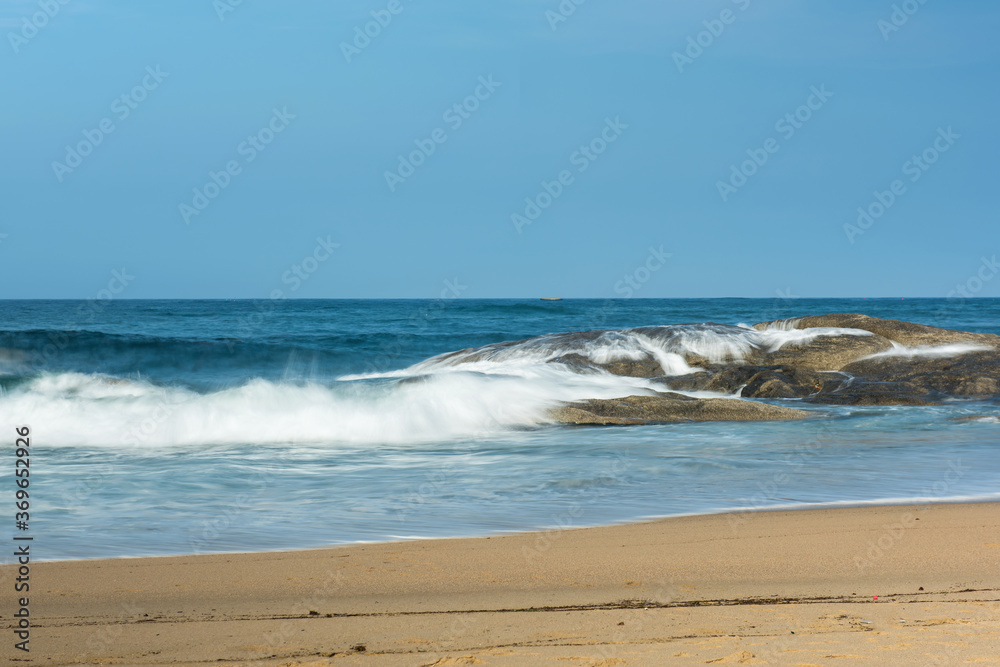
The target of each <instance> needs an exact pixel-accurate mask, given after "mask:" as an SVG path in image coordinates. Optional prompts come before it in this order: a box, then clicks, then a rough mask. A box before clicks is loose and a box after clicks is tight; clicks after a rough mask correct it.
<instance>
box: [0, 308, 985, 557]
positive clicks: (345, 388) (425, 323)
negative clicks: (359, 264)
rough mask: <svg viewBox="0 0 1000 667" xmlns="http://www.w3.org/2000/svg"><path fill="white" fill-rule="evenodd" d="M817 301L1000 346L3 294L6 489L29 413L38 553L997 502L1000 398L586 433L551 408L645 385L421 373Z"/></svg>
mask: <svg viewBox="0 0 1000 667" xmlns="http://www.w3.org/2000/svg"><path fill="white" fill-rule="evenodd" d="M832 312H861V313H865V314H867V315H872V316H876V317H888V318H895V319H903V320H909V321H914V322H920V323H923V324H930V325H935V326H942V327H947V328H953V329H962V330H967V331H978V332H987V333H997V334H1000V300H998V299H968V300H944V299H915V300H909V299H907V300H890V299H867V300H866V299H822V300H810V299H703V300H655V299H642V300H639V299H635V300H566V301H557V302H543V301H538V300H467V299H462V300H428V301H420V300H384V301H367V300H366V301H350V300H297V301H111V302H93V301H0V438H3V439H6V440H8V441H9V445H11V446H9V447H7V449H6V451H7V452H8V456H7V459H8V461H7V465H5V466H3V475H2V479H3V482H2V483H3V485H4V486H5V487H6V488H9V489H13V484H14V477H13V455H12V454H11V452H12V451H13V449H12V446H13V442H14V428H15V426H21V425H29V426H30V427H31V432H32V446H31V450H32V457H31V503H32V506H31V532H32V535H33V536H34V538H35V542H34V545H35V546H34V547H33V554H37V557H38V558H39V559H47V560H57V559H70V558H92V557H119V556H146V555H168V554H184V553H210V552H233V551H264V550H276V549H293V548H306V547H319V546H325V545H333V544H344V543H351V542H357V541H382V540H393V539H408V538H414V537H448V536H472V535H485V534H491V533H498V532H504V531H521V530H530V529H547V528H554V527H566V526H587V525H599V524H608V523H614V522H620V521H628V520H635V519H640V518H646V517H653V516H667V515H677V514H690V513H705V512H715V511H720V510H725V509H734V508H741V509H748V510H758V509H764V508H773V507H806V506H813V505H816V504H820V505H826V504H831V505H835V504H861V503H868V502H900V501H905V500H918V499H919V500H920V501H921V502H923V501H948V500H957V499H973V498H979V499H1000V403H998V402H996V401H956V402H952V403H948V404H946V405H942V406H933V407H896V406H891V407H879V406H876V407H843V406H836V407H834V406H809V409H811V410H814V411H815V412H816V418H815V419H809V420H804V421H796V422H773V423H700V424H671V425H657V426H635V427H627V428H620V427H613V428H581V427H568V426H559V425H554V424H551V423H546V421H545V419H544V415H545V412H546V410H547V409H548V408H550V407H552V406H553V405H557V404H558V403H559V402H560V401H566V400H576V399H581V398H588V397H610V396H616V395H628V394H630V393H641V392H642V391H648V389H649V386H648V384H647V383H646V381H645V380H640V379H635V378H618V377H614V376H599V375H594V374H580V373H578V372H574V371H572V370H571V369H568V368H564V367H561V366H560V365H558V364H545V363H541V362H540V361H539V359H538V358H536V357H532V356H530V355H527V356H521V357H518V356H516V355H508V357H506V358H504V359H503V360H498V361H495V362H490V363H479V364H472V365H467V366H465V367H458V368H455V367H449V366H447V365H444V364H442V363H440V361H439V360H434V359H432V358H433V357H435V356H436V355H441V354H445V353H448V352H454V351H457V350H462V349H465V348H470V347H477V346H481V345H487V344H491V343H498V342H502V341H514V340H521V339H527V338H532V337H536V336H545V335H546V334H553V333H558V332H567V331H586V330H593V329H615V330H618V329H627V328H631V327H642V326H651V325H676V324H682V323H703V322H717V323H722V324H730V325H735V324H740V323H747V324H752V323H755V322H760V321H764V320H771V319H778V318H786V317H797V316H803V315H811V314H824V313H832ZM591 352H593V350H591ZM601 353H602V354H609V353H611V354H613V353H617V352H615V350H610V351H609V350H604V351H603V352H601ZM429 359H431V361H428V360H429ZM963 416H964V417H970V416H978V417H982V418H981V419H978V420H958V419H955V418H956V417H963ZM10 519H11V523H12V522H13V515H11V517H10ZM5 531H6V532H7V533H8V534H9V533H11V532H13V527H12V526H9V527H7V528H5Z"/></svg>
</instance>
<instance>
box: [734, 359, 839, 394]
mask: <svg viewBox="0 0 1000 667" xmlns="http://www.w3.org/2000/svg"><path fill="white" fill-rule="evenodd" d="M843 381H844V376H843V375H840V374H837V373H820V372H817V371H808V370H801V369H798V368H794V367H792V366H779V367H777V368H768V369H764V370H762V371H760V372H758V373H757V374H756V375H754V376H753V377H752V378H750V380H749V381H748V382H747V384H746V386H745V387H744V388H743V391H742V392H740V395H741V396H743V397H744V398H804V397H806V396H809V395H811V394H816V393H819V392H821V391H822V390H823V388H824V387H827V388H828V390H829V389H830V388H832V387H837V386H840V385H841V384H842V383H843Z"/></svg>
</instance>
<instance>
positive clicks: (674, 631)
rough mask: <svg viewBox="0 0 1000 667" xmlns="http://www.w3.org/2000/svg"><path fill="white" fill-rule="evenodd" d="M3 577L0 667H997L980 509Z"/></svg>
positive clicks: (998, 536)
mask: <svg viewBox="0 0 1000 667" xmlns="http://www.w3.org/2000/svg"><path fill="white" fill-rule="evenodd" d="M39 546H41V545H39ZM36 555H37V556H40V555H41V554H36ZM13 568H14V566H9V565H8V566H4V567H3V568H2V571H0V574H2V579H3V583H2V585H3V587H4V588H5V589H6V590H7V591H8V594H7V595H5V596H4V599H5V600H6V602H5V605H4V606H5V611H4V618H5V619H6V620H5V625H6V627H7V628H8V629H7V630H6V631H5V633H4V646H3V648H2V649H0V657H2V658H3V661H4V662H6V663H8V664H44V665H75V664H108V665H111V664H114V665H159V664H169V665H208V664H211V665H220V666H223V665H236V664H251V663H254V664H263V665H288V666H300V665H301V666H305V665H310V666H311V665H316V666H319V665H440V666H443V665H560V666H564V667H571V666H574V665H609V666H610V665H695V664H697V665H702V664H737V665H738V664H747V665H957V664H976V665H980V664H982V665H990V664H1000V504H962V505H958V504H943V505H919V506H888V507H863V508H844V509H833V510H808V511H794V512H759V513H748V514H738V515H714V516H698V517H682V518H673V519H666V520H661V521H655V522H650V523H641V524H630V525H622V526H613V527H606V528H593V529H578V530H564V531H559V532H551V533H528V534H518V535H510V536H504V537H493V538H480V539H462V540H434V541H419V542H405V543H391V544H376V545H362V546H352V547H344V548H333V549H320V550H310V551H296V552H282V553H265V554H235V555H216V556H189V557H175V558H140V559H119V560H100V561H73V562H59V563H34V564H33V565H32V569H31V593H30V605H31V614H32V615H31V619H32V625H33V627H32V630H31V640H30V647H31V652H30V654H25V653H23V652H20V651H15V650H14V648H13V644H14V642H15V641H16V638H14V636H13V632H12V629H13V627H14V624H13V623H12V622H11V620H10V619H11V618H12V615H13V611H14V610H15V603H14V598H15V594H14V593H13V592H12V588H13V586H12V578H13V577H14V576H15V570H14V569H13ZM876 596H877V599H876Z"/></svg>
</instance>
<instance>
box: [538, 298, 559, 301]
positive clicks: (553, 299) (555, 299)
mask: <svg viewBox="0 0 1000 667" xmlns="http://www.w3.org/2000/svg"><path fill="white" fill-rule="evenodd" d="M541 300H542V301H562V299H561V298H553V297H548V298H546V297H542V298H541Z"/></svg>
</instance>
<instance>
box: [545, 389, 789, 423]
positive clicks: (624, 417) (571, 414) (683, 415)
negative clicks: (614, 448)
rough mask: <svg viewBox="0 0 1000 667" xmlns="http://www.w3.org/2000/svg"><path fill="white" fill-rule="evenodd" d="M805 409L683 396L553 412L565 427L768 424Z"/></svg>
mask: <svg viewBox="0 0 1000 667" xmlns="http://www.w3.org/2000/svg"><path fill="white" fill-rule="evenodd" d="M808 416H809V412H808V411H806V410H797V409H794V408H786V407H781V406H777V405H769V404H767V403H757V402H755V401H744V400H740V399H733V398H691V397H690V396H684V395H682V394H673V393H662V394H658V395H655V396H626V397H624V398H611V399H591V400H587V401H579V402H576V403H570V404H569V405H567V406H565V407H560V408H556V409H554V410H552V412H551V413H550V417H551V418H552V419H553V421H557V422H562V423H566V424H593V425H634V424H657V423H673V422H689V421H697V422H703V421H771V420H789V419H803V418H805V417H808Z"/></svg>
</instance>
